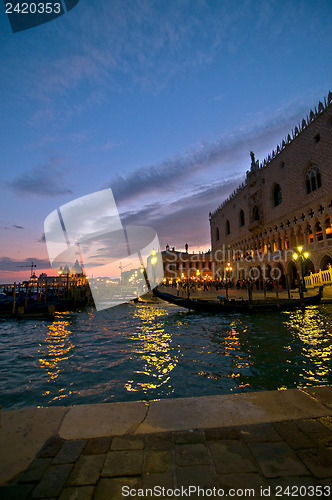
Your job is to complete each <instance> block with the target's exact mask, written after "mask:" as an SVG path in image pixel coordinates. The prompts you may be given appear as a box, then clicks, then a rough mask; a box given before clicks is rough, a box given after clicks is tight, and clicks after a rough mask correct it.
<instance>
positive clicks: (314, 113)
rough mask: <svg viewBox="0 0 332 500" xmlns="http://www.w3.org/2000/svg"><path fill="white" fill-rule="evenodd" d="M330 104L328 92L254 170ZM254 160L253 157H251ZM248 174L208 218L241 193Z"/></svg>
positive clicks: (273, 155) (298, 133)
mask: <svg viewBox="0 0 332 500" xmlns="http://www.w3.org/2000/svg"><path fill="white" fill-rule="evenodd" d="M331 103H332V92H331V91H329V93H328V96H327V98H326V97H324V102H322V101H319V103H318V106H317V107H315V110H314V111H313V110H312V109H311V110H310V112H309V114H308V115H307V117H306V118H303V120H302V122H301V123H299V124H298V125H296V126H295V127H294V129H293V130H292V131H291V132H290V134H288V135H287V137H285V138H284V139H283V140H282V141H281V143H280V144H278V145H277V147H276V149H275V150H273V151H272V153H271V154H269V155H268V156H267V157H266V158H264V160H263V162H259V161H257V162H255V169H256V170H261V169H262V168H265V167H266V166H267V165H269V163H271V161H272V160H274V159H275V158H276V157H277V156H278V155H279V154H280V153H281V152H282V151H283V150H284V149H285V148H286V147H287V146H288V145H289V144H291V143H292V142H293V141H294V139H295V138H296V137H298V136H299V135H300V134H301V132H303V130H305V129H306V128H307V127H308V125H310V123H312V122H313V121H314V120H315V119H316V118H318V116H319V115H320V114H321V113H323V111H325V110H326V109H327V108H328V107H329V106H330V105H331ZM252 158H254V156H252ZM252 166H253V165H252ZM248 174H249V171H247V176H246V179H245V180H244V182H242V184H240V185H239V186H238V187H237V188H236V189H235V190H234V191H233V192H232V193H231V194H230V195H229V196H228V197H227V198H226V200H224V201H223V202H222V203H221V205H219V207H218V208H216V210H214V211H213V212H210V213H209V218H210V219H211V217H213V216H215V215H216V214H217V213H218V212H220V210H222V209H223V208H224V206H225V205H227V203H228V202H230V201H231V200H232V199H233V198H235V196H236V195H237V194H238V193H239V192H240V191H242V189H243V188H244V187H245V186H246V185H247V183H248Z"/></svg>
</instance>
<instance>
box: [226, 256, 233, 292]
mask: <svg viewBox="0 0 332 500" xmlns="http://www.w3.org/2000/svg"><path fill="white" fill-rule="evenodd" d="M232 269H233V268H232V266H231V263H230V262H227V266H226V276H225V277H226V299H227V300H228V278H227V275H228V274H229V273H230V272H231V271H232Z"/></svg>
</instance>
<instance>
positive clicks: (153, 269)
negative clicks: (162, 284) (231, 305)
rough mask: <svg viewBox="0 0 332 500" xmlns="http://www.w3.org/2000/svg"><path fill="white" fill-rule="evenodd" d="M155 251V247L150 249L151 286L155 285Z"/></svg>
mask: <svg viewBox="0 0 332 500" xmlns="http://www.w3.org/2000/svg"><path fill="white" fill-rule="evenodd" d="M156 253H157V252H156V251H155V249H154V248H153V249H152V250H151V255H152V258H151V264H152V274H153V288H154V287H155V286H156V267H155V266H156V264H157V260H158V259H157V257H156Z"/></svg>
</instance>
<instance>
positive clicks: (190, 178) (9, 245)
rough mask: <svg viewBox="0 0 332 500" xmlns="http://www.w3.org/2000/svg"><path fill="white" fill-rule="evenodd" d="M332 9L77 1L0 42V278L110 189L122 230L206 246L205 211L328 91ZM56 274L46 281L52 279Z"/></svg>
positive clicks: (6, 278) (212, 0)
mask: <svg viewBox="0 0 332 500" xmlns="http://www.w3.org/2000/svg"><path fill="white" fill-rule="evenodd" d="M331 20H332V2H331V1H330V0H326V1H323V0H312V1H307V0H297V1H296V0H293V1H280V0H278V1H267V0H265V1H259V0H252V1H251V0H248V1H240V0H239V1H233V2H229V1H224V0H188V1H187V0H167V1H164V0H156V1H152V0H142V1H139V0H98V2H96V1H91V0H90V1H89V0H80V2H79V3H78V5H77V6H76V7H75V8H73V9H72V10H71V11H70V12H68V13H66V14H65V15H64V16H62V17H59V18H58V19H55V20H53V21H51V22H49V23H46V24H43V25H41V26H38V27H36V28H31V29H28V30H26V31H22V32H18V33H12V31H11V28H10V24H9V21H8V18H7V16H6V14H5V9H4V5H3V3H1V7H0V35H1V77H0V89H1V94H0V95H1V139H2V140H1V144H2V146H1V149H0V168H1V181H2V182H1V191H0V194H1V195H0V206H1V212H0V241H1V247H0V282H2V283H6V282H7V283H11V282H13V281H19V280H22V279H26V278H27V277H28V276H29V274H30V271H29V269H28V268H22V267H20V266H24V265H29V263H30V262H31V261H33V262H34V263H35V264H36V265H37V269H36V274H37V275H38V274H40V273H41V272H42V271H43V270H46V272H48V273H49V274H52V271H50V270H47V269H48V268H49V260H48V254H47V249H46V244H45V241H44V236H43V231H44V220H45V218H46V217H47V216H48V215H49V213H50V212H52V211H53V210H55V209H56V208H57V207H60V206H61V205H63V204H64V203H67V202H69V201H72V200H74V199H75V198H78V197H80V196H84V195H87V194H89V193H93V192H95V191H98V190H101V189H104V188H106V187H110V188H112V190H113V194H114V198H115V201H116V203H117V206H118V209H119V212H120V214H121V219H122V222H123V224H124V225H126V224H127V225H129V224H130V225H147V226H151V227H152V228H154V229H155V230H156V231H157V233H158V236H159V240H160V243H161V246H162V248H165V245H166V244H167V243H168V244H169V245H170V246H175V247H176V248H178V249H184V245H185V243H188V245H189V251H193V250H196V249H199V250H208V249H209V248H210V246H211V244H210V231H209V218H208V216H209V212H210V211H213V210H215V209H216V208H217V206H218V205H220V203H221V202H222V201H223V200H224V199H225V198H226V197H227V196H228V195H229V194H230V193H231V192H232V191H233V190H234V189H235V188H236V187H237V186H238V185H239V184H240V183H242V182H243V180H244V177H245V173H246V171H247V170H248V169H249V167H250V155H249V153H250V151H254V152H255V155H256V158H258V159H259V160H261V161H262V160H263V159H264V158H265V157H266V156H267V155H268V154H269V153H270V152H271V151H272V149H275V148H276V145H277V144H280V142H281V141H282V139H283V138H284V137H285V136H286V135H287V134H288V133H289V132H290V131H291V130H292V129H293V128H294V126H295V125H297V124H298V123H299V121H301V120H302V118H303V117H305V116H306V115H307V114H308V113H309V111H310V109H313V108H314V107H315V106H317V104H318V101H319V100H322V99H323V98H324V96H327V94H328V91H329V90H332V85H331V81H332V79H331V76H332V64H331V49H332V29H331V27H332V24H331V22H332V21H331ZM53 274H54V272H53Z"/></svg>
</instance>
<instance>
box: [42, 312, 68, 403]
mask: <svg viewBox="0 0 332 500" xmlns="http://www.w3.org/2000/svg"><path fill="white" fill-rule="evenodd" d="M71 335H72V331H71V329H70V322H69V321H68V320H66V319H65V318H63V317H61V315H59V317H58V318H57V319H56V320H55V321H53V322H52V323H51V324H50V325H47V335H46V336H45V338H44V342H43V343H42V344H39V347H38V355H39V358H38V361H39V363H40V366H41V367H42V368H44V369H45V370H46V372H47V375H48V377H49V378H48V383H50V382H53V381H54V380H55V379H57V377H58V376H59V374H60V372H61V365H62V364H63V363H64V362H66V361H68V359H70V358H71V356H72V353H71V351H72V350H73V349H74V347H75V345H74V344H73V342H72V340H71ZM58 392H59V394H58V395H56V396H54V397H53V398H52V400H51V401H59V400H60V399H63V398H66V397H68V395H69V394H71V392H70V391H68V390H67V389H66V388H61V389H59V391H58ZM50 393H51V391H49V390H47V391H45V392H44V394H43V395H45V396H46V395H49V394H50Z"/></svg>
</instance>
